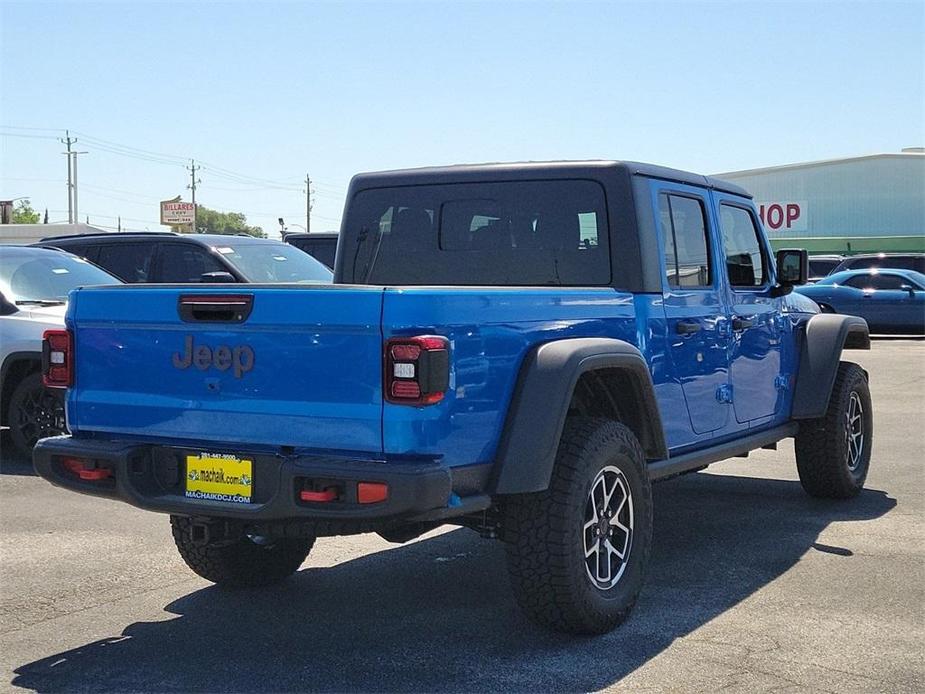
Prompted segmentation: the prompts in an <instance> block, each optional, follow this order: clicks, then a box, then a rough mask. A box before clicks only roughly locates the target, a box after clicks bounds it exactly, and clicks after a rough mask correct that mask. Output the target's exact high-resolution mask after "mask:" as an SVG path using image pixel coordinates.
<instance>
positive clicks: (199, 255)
mask: <svg viewBox="0 0 925 694" xmlns="http://www.w3.org/2000/svg"><path fill="white" fill-rule="evenodd" d="M206 272H228V269H227V268H225V267H223V266H222V264H221V263H220V262H219V261H218V260H216V259H215V258H213V257H212V256H211V255H209V253H208V252H207V251H206V250H205V249H203V248H198V247H196V246H193V245H192V244H186V243H167V244H164V245H163V246H161V256H160V273H159V276H158V277H157V278H156V280H157V281H158V282H179V283H184V284H185V283H187V282H200V281H201V280H202V275H203V274H204V273H206Z"/></svg>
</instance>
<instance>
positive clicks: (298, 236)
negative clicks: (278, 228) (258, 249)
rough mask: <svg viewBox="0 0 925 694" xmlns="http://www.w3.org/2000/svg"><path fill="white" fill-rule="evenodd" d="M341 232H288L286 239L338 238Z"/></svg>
mask: <svg viewBox="0 0 925 694" xmlns="http://www.w3.org/2000/svg"><path fill="white" fill-rule="evenodd" d="M338 236H340V234H338V233H337V232H336V231H312V232H309V233H306V232H304V231H295V232H289V231H287V232H286V237H285V238H284V239H283V240H284V241H288V240H289V239H336V238H337V237H338Z"/></svg>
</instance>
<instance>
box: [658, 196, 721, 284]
mask: <svg viewBox="0 0 925 694" xmlns="http://www.w3.org/2000/svg"><path fill="white" fill-rule="evenodd" d="M658 215H659V221H660V223H661V227H662V237H663V238H664V239H665V272H666V275H667V277H668V286H669V287H671V288H673V289H681V288H685V289H689V288H692V287H709V286H710V285H712V284H713V273H712V263H711V262H710V244H709V242H708V237H707V225H706V215H705V214H704V209H703V202H701V201H700V200H698V199H696V198H689V197H686V196H683V195H668V194H667V193H662V194H661V195H659V197H658Z"/></svg>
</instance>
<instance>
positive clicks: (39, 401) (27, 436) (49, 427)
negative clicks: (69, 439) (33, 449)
mask: <svg viewBox="0 0 925 694" xmlns="http://www.w3.org/2000/svg"><path fill="white" fill-rule="evenodd" d="M17 416H18V418H19V422H18V424H19V428H20V431H21V432H22V437H23V439H24V440H25V441H26V443H28V444H29V445H30V446H34V445H35V443H36V442H37V441H38V440H39V439H41V438H45V437H46V436H54V435H56V434H60V433H62V432H63V431H64V410H63V408H62V406H61V403H60V402H59V401H58V399H57V398H56V397H55V396H54V395H53V394H51V393H49V392H48V391H47V390H45V389H44V388H40V389H39V388H37V389H35V390H33V391H32V392H30V393H29V394H28V395H27V396H26V397H25V398H24V399H23V401H22V402H21V403H19V406H18V408H17Z"/></svg>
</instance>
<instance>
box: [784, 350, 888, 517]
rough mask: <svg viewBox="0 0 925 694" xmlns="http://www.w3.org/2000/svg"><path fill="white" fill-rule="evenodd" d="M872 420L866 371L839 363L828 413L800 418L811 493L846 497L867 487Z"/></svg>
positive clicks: (799, 441)
mask: <svg viewBox="0 0 925 694" xmlns="http://www.w3.org/2000/svg"><path fill="white" fill-rule="evenodd" d="M873 434H874V420H873V410H872V407H871V401H870V388H869V386H868V384H867V377H866V376H865V374H864V370H863V369H861V367H860V366H858V365H857V364H853V363H851V362H841V363H840V364H839V365H838V373H837V374H836V376H835V385H834V386H833V387H832V395H831V396H830V398H829V405H828V409H827V410H826V413H825V415H824V416H822V417H819V418H818V419H810V420H806V421H804V422H801V423H800V430H799V432H798V433H797V437H796V458H797V471H798V472H799V474H800V483H801V484H802V485H803V489H805V490H806V493H807V494H809V495H810V496H815V497H824V498H832V499H847V498H850V497H852V496H855V495H856V494H858V493H859V492H860V491H861V489H863V487H864V480H865V479H867V471H868V469H869V468H870V452H871V446H872V444H873Z"/></svg>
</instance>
